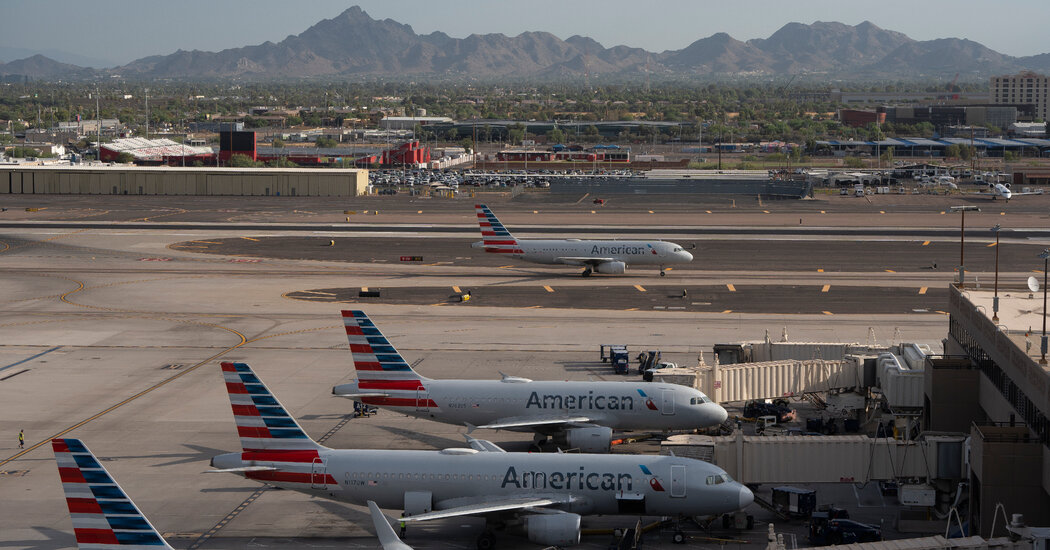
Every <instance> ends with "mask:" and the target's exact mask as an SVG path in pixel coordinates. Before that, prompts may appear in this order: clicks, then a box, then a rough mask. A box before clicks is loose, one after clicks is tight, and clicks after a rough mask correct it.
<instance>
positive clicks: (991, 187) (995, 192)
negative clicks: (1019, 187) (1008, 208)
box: [970, 181, 1043, 201]
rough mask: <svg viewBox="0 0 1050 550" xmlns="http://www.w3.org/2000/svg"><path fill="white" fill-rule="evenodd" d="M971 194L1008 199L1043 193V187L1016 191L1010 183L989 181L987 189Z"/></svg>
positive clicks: (993, 198)
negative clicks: (1011, 187)
mask: <svg viewBox="0 0 1050 550" xmlns="http://www.w3.org/2000/svg"><path fill="white" fill-rule="evenodd" d="M970 194H971V195H978V196H984V197H991V198H992V200H993V201H994V200H995V199H998V198H1003V199H1005V200H1007V201H1009V200H1010V199H1012V198H1014V197H1020V196H1024V195H1042V194H1043V190H1042V189H1036V190H1035V191H1014V190H1012V189H1010V184H1009V183H997V182H991V181H990V182H988V188H987V190H985V191H978V192H976V193H970Z"/></svg>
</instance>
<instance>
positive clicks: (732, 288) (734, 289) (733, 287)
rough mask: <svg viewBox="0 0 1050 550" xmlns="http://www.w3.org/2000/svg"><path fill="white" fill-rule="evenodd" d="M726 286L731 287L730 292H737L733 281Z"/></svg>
mask: <svg viewBox="0 0 1050 550" xmlns="http://www.w3.org/2000/svg"><path fill="white" fill-rule="evenodd" d="M726 288H728V289H729V292H736V287H735V286H733V285H732V283H726Z"/></svg>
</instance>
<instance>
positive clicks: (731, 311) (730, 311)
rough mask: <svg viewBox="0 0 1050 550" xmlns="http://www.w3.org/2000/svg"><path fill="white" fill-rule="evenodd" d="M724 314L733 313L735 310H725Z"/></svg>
mask: <svg viewBox="0 0 1050 550" xmlns="http://www.w3.org/2000/svg"><path fill="white" fill-rule="evenodd" d="M722 313H733V310H731V309H726V310H723V311H722Z"/></svg>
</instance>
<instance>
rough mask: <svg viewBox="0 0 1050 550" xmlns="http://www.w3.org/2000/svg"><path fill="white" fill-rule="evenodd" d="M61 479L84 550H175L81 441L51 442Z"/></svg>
mask: <svg viewBox="0 0 1050 550" xmlns="http://www.w3.org/2000/svg"><path fill="white" fill-rule="evenodd" d="M51 448H52V449H53V450H54V451H55V462H56V463H58V475H59V476H60V477H61V478H62V490H63V491H64V492H65V493H66V506H68V507H69V515H70V517H71V518H72V520H73V533H74V534H75V535H76V538H77V547H79V548H81V550H89V549H90V550H121V549H123V550H128V549H136V548H138V549H144V548H154V549H163V550H172V548H171V546H169V545H168V543H167V542H165V541H164V539H163V538H162V537H161V536H160V534H159V533H158V532H157V529H156V528H155V527H153V525H152V524H151V523H150V522H149V520H148V519H146V516H144V515H143V514H142V512H141V511H140V510H139V509H138V507H137V506H135V503H134V502H132V501H131V499H130V498H128V495H127V494H125V493H124V490H123V489H121V487H120V485H118V484H117V482H116V481H115V480H114V479H113V477H112V476H111V475H109V472H107V471H106V469H105V468H103V467H102V463H100V462H99V461H98V459H96V458H95V455H93V454H91V451H89V450H88V448H87V447H86V446H84V444H83V443H81V442H80V440H79V439H52V440H51Z"/></svg>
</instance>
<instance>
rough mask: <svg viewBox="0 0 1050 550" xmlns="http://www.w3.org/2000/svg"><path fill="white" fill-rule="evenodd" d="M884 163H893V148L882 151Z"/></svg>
mask: <svg viewBox="0 0 1050 550" xmlns="http://www.w3.org/2000/svg"><path fill="white" fill-rule="evenodd" d="M879 158H881V159H882V161H883V162H888V163H890V164H892V163H893V147H887V148H886V149H885V150H883V151H882V155H880V156H879Z"/></svg>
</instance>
